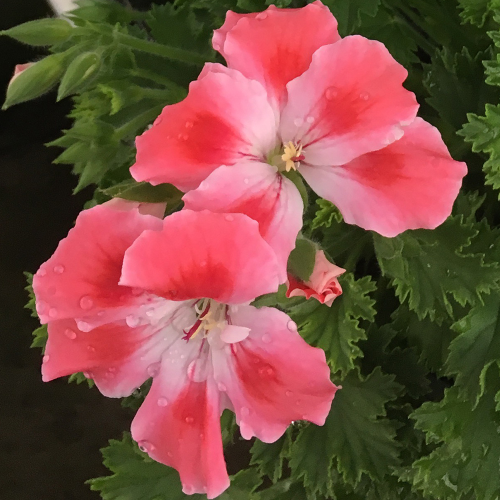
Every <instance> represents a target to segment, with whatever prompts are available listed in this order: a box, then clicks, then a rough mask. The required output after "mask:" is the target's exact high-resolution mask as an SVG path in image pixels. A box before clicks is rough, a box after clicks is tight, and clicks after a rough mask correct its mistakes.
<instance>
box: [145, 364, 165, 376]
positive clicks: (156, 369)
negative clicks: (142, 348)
mask: <svg viewBox="0 0 500 500" xmlns="http://www.w3.org/2000/svg"><path fill="white" fill-rule="evenodd" d="M160 367H161V364H160V363H151V364H150V365H149V366H148V367H147V369H146V371H147V372H148V375H149V376H150V377H156V375H158V373H160Z"/></svg>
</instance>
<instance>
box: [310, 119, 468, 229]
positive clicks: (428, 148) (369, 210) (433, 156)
mask: <svg viewBox="0 0 500 500" xmlns="http://www.w3.org/2000/svg"><path fill="white" fill-rule="evenodd" d="M301 172H302V174H303V175H304V178H305V179H306V181H307V182H308V183H309V184H310V186H311V187H312V188H313V189H314V190H315V191H316V193H318V194H319V195H320V196H322V197H323V198H325V199H327V200H329V201H331V202H332V203H334V204H335V205H336V206H337V207H338V208H339V210H340V212H341V213H342V215H343V217H344V220H345V221H346V222H347V223H349V224H357V225H358V226H361V227H362V228H364V229H370V230H372V231H376V232H378V233H380V234H381V235H383V236H387V237H392V236H396V235H397V234H399V233H401V232H403V231H406V230H407V229H418V228H425V229H433V228H435V227H436V226H439V225H440V224H441V223H443V222H444V221H445V219H446V218H447V217H448V216H449V215H450V213H451V209H452V206H453V202H454V201H455V198H456V197H457V195H458V192H459V190H460V186H461V185H462V178H463V176H464V175H465V174H466V173H467V166H466V164H465V163H463V162H458V161H455V160H453V158H451V156H450V153H449V152H448V149H447V148H446V146H445V144H444V143H443V140H442V139H441V135H440V133H439V131H438V130H437V129H436V128H435V127H433V126H432V125H430V124H429V123H427V122H425V121H424V120H422V119H420V118H416V119H415V121H414V122H413V123H412V124H411V125H409V126H408V127H406V128H405V133H404V136H403V137H402V138H401V139H400V140H399V141H396V142H393V143H392V144H390V145H389V146H387V147H386V148H384V149H381V150H379V151H374V152H372V153H368V154H365V155H363V156H360V157H359V158H356V159H355V160H353V161H351V162H350V163H347V164H346V165H342V166H334V167H327V166H324V167H309V166H304V167H302V168H301Z"/></svg>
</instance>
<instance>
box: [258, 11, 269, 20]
mask: <svg viewBox="0 0 500 500" xmlns="http://www.w3.org/2000/svg"><path fill="white" fill-rule="evenodd" d="M255 18H256V19H260V20H264V19H266V18H267V13H266V12H261V13H260V14H257V15H256V16H255Z"/></svg>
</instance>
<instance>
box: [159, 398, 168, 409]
mask: <svg viewBox="0 0 500 500" xmlns="http://www.w3.org/2000/svg"><path fill="white" fill-rule="evenodd" d="M157 404H158V406H160V407H162V408H164V407H165V406H167V405H168V400H167V398H158V401H157Z"/></svg>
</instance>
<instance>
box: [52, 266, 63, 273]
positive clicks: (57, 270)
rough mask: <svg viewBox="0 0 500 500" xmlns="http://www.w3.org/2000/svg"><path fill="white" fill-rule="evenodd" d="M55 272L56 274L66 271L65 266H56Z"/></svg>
mask: <svg viewBox="0 0 500 500" xmlns="http://www.w3.org/2000/svg"><path fill="white" fill-rule="evenodd" d="M54 272H55V273H56V274H62V273H63V272H64V266H54Z"/></svg>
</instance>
